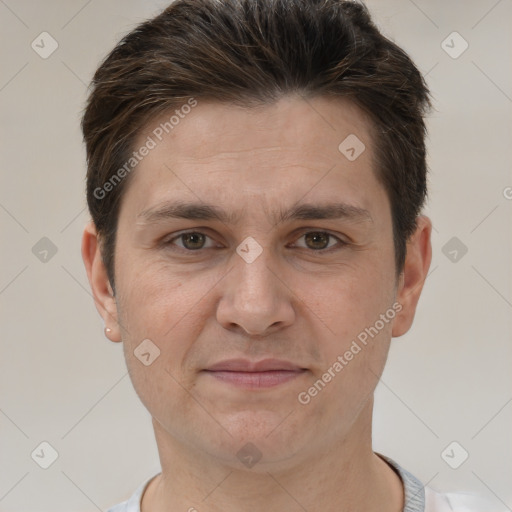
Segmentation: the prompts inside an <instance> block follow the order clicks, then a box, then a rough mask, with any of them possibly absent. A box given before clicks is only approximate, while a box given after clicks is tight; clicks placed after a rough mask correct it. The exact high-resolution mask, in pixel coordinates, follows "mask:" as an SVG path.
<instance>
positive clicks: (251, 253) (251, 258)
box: [234, 237, 278, 309]
mask: <svg viewBox="0 0 512 512" xmlns="http://www.w3.org/2000/svg"><path fill="white" fill-rule="evenodd" d="M236 252H237V255H236V257H237V258H239V261H237V262H236V268H235V280H236V281H235V288H234V291H235V294H236V298H237V300H238V301H242V302H247V303H248V306H249V307H250V304H252V303H254V306H256V307H258V306H259V308H260V309H261V308H264V307H272V306H273V303H274V302H275V300H276V297H275V296H276V294H277V292H278V290H277V288H278V284H277V283H276V282H275V281H276V280H277V278H276V276H275V274H274V272H275V271H274V272H273V271H271V270H270V269H271V268H272V265H273V264H274V266H275V262H274V263H273V262H272V259H273V258H272V254H271V250H270V249H268V248H263V247H262V246H261V245H260V244H259V243H258V242H257V241H256V240H255V239H254V238H252V237H248V238H246V239H245V240H244V241H243V242H242V243H241V244H240V245H239V246H238V247H237V250H236ZM254 306H253V307H254Z"/></svg>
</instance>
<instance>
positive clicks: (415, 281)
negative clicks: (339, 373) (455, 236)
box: [392, 215, 432, 337]
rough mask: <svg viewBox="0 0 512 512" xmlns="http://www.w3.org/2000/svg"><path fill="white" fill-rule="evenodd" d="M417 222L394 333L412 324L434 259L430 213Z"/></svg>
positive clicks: (400, 289)
mask: <svg viewBox="0 0 512 512" xmlns="http://www.w3.org/2000/svg"><path fill="white" fill-rule="evenodd" d="M416 223H417V227H416V230H415V232H414V233H413V234H412V235H411V237H410V239H409V240H408V242H407V253H406V257H405V264H404V268H403V271H402V273H401V274H400V279H399V284H398V289H397V295H396V300H397V302H399V303H400V304H401V305H402V309H401V310H400V312H399V313H398V314H397V315H396V317H395V320H394V322H393V330H392V336H393V337H398V336H402V335H403V334H405V333H406V332H407V331H408V330H409V329H410V328H411V325H412V322H413V320H414V315H415V313H416V306H417V304H418V301H419V299H420V295H421V291H422V289H423V283H424V282H425V279H426V278H427V274H428V269H429V268H430V262H431V261H432V244H431V241H430V236H431V233H432V222H431V221H430V219H429V218H428V217H426V216H424V215H420V216H419V217H417V219H416Z"/></svg>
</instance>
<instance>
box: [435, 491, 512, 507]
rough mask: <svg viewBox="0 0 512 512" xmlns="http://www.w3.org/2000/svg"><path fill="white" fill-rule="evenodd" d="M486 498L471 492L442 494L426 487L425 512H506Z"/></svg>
mask: <svg viewBox="0 0 512 512" xmlns="http://www.w3.org/2000/svg"><path fill="white" fill-rule="evenodd" d="M505 510H507V509H506V508H505V507H503V506H502V507H499V506H497V505H495V504H494V503H493V502H490V501H489V500H488V499H486V498H485V497H483V496H481V495H478V494H476V493H469V492H446V493H440V492H437V491H434V490H433V489H431V488H430V487H425V512H504V511H505Z"/></svg>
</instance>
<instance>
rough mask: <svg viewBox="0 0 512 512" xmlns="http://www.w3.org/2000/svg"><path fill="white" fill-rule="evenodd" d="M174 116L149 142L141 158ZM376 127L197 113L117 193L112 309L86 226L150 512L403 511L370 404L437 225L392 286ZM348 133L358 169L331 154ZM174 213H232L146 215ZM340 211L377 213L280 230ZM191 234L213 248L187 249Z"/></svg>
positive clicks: (256, 113) (290, 105) (335, 109)
mask: <svg viewBox="0 0 512 512" xmlns="http://www.w3.org/2000/svg"><path fill="white" fill-rule="evenodd" d="M168 117H169V116H162V118H161V119H160V118H159V119H155V120H153V122H152V123H151V124H150V125H148V126H147V127H146V128H145V129H143V130H141V133H140V136H139V141H138V144H137V147H139V145H141V144H143V142H144V141H145V140H146V138H147V136H148V135H151V133H152V130H153V129H154V128H155V127H156V126H158V124H159V123H160V122H162V120H166V119H168ZM369 127H370V121H369V119H368V118H367V117H366V116H365V115H364V113H363V112H362V111H361V110H359V109H358V108H357V107H356V106H355V105H353V104H351V103H350V102H349V101H348V100H344V99H343V100H340V99H338V100H336V101H335V100H333V99H327V98H321V97H319V98H315V99H311V100H308V101H305V100H303V99H301V98H299V97H285V98H283V99H281V100H279V101H278V102H276V103H275V104H273V105H268V106H265V107H262V108H258V109H255V110H249V109H243V108H240V107H236V106H231V105H227V104H220V103H215V102H207V101H202V100H199V101H198V105H197V106H196V107H195V108H194V109H193V110H192V111H191V112H190V114H188V115H187V116H186V117H185V118H184V119H182V120H180V123H179V125H177V126H176V127H175V128H174V129H173V130H172V131H171V132H170V133H169V135H167V136H166V137H165V138H164V139H163V140H162V141H161V142H159V143H158V144H157V146H156V147H155V148H154V149H152V150H151V151H150V152H149V154H148V155H147V156H146V157H145V158H144V159H143V160H142V161H141V162H140V163H139V165H138V166H137V168H136V170H135V171H134V174H133V176H132V179H133V181H132V182H131V183H130V186H129V187H128V188H127V189H126V190H125V196H124V198H123V201H122V204H121V209H120V216H119V226H118V232H117V245H116V252H115V287H116V296H115V297H114V296H113V294H112V288H111V287H110V284H109V282H108V279H107V275H106V270H105V267H104V265H103V263H102V260H101V253H100V249H99V244H98V237H97V233H96V230H95V228H94V224H93V223H92V222H91V223H89V224H88V225H87V226H86V228H85V230H84V234H83V241H82V255H83V259H84V263H85V267H86V269H87V274H88V278H89V282H90V285H91V289H92V292H93V294H94V298H95V302H96V306H97V309H98V311H99V313H100V315H101V316H102V317H103V319H104V321H105V325H106V327H107V328H109V329H111V331H110V333H109V334H108V337H109V338H110V339H111V340H112V341H114V342H119V341H122V342H123V347H124V354H125V358H126V362H127V366H128V369H129V373H130V377H131V379H132V382H133V385H134V388H135V390H136V392H137V394H138V396H139V397H140V399H141V401H142V402H143V404H144V405H145V407H146V408H147V409H148V411H149V412H150V413H151V415H152V418H153V426H154V430H155V436H156V441H157V446H158V450H159V454H160V462H161V466H162V473H161V474H160V475H158V476H157V477H156V478H154V479H153V480H152V482H151V483H150V485H149V487H148V489H147V491H146V492H145V494H144V496H143V500H142V511H143V512H147V511H149V510H151V511H152V512H159V511H164V510H183V511H186V510H191V509H192V510H193V509H196V510H198V511H199V512H202V511H224V512H231V511H237V512H240V511H254V510H265V511H266V512H274V511H282V510H287V511H290V512H294V511H303V510H304V509H306V510H308V511H309V512H314V511H320V510H322V511H324V512H331V511H332V512H334V511H336V512H339V511H348V510H366V511H377V510H379V511H382V510H384V511H394V512H398V511H401V510H402V509H403V506H404V493H403V487H402V484H401V481H400V479H399V477H398V476H397V475H396V473H395V472H394V471H393V470H392V469H391V468H390V466H389V465H388V464H387V463H385V462H384V461H383V460H382V459H381V458H380V457H378V456H377V455H376V454H375V453H374V452H373V451H372V442H371V435H372V428H371V427H372V410H373V394H374V390H375V387H376V385H377V383H378V380H379V378H380V376H381V374H382V371H383V369H384V365H385V362H386V358H387V355H388V350H389V346H390V343H391V338H392V337H393V336H394V337H397V336H401V335H403V334H404V333H406V332H407V331H408V330H409V328H410V326H411V324H412V322H413V319H414V314H415V310H416V306H417V303H418V300H419V297H420V294H421V290H422V287H423V282H424V280H425V278H426V276H427V272H428V269H429V266H430V262H431V242H430V236H431V229H432V225H431V221H430V219H428V218H427V217H425V216H419V217H418V222H417V229H416V232H415V233H414V234H413V236H412V237H411V238H410V240H409V241H408V245H407V257H406V262H405V266H404V268H403V272H402V274H400V275H399V276H397V275H396V272H395V263H394V249H393V236H392V222H391V221H392V219H391V208H390V203H389V200H388V197H387V195H386V193H385V190H384V188H383V186H382V184H381V183H380V182H379V181H378V180H377V178H376V175H375V172H374V170H373V163H372V159H373V151H372V146H373V142H372V140H371V137H370V133H369ZM349 134H355V135H357V137H358V138H359V139H360V140H361V141H363V143H364V144H365V146H366V149H365V151H363V152H362V153H361V155H360V156H359V157H358V158H357V159H356V160H354V161H349V160H348V159H347V158H346V157H345V156H344V155H343V154H342V153H341V152H340V151H339V150H338V146H339V144H340V143H341V142H342V141H343V140H344V139H345V138H346V137H347V136H348V135H349ZM139 143H140V144H139ZM168 200H169V201H174V200H181V201H187V202H188V201H191V202H192V201H193V202H203V203H212V204H214V205H217V206H221V207H222V208H224V209H225V210H226V211H227V212H229V213H232V214H236V215H238V216H239V218H238V220H237V222H226V223H225V222H221V221H218V220H188V219H173V218H167V219H160V220H159V221H157V222H153V223H147V222H144V220H143V218H142V217H141V216H140V214H141V212H143V211H147V210H150V209H152V208H154V207H155V206H157V205H159V204H161V203H162V202H164V201H168ZM341 201H343V202H345V203H348V204H350V205H355V206H358V207H360V208H364V209H366V210H367V211H368V212H369V215H370V217H371V218H370V219H369V220H368V219H366V220H365V219H364V218H357V219H347V218H340V219H313V220H289V221H284V222H277V223H276V221H275V220H273V217H272V214H273V212H275V211H279V210H287V209H288V208H290V207H292V206H294V205H295V204H296V203H298V202H300V203H306V202H307V203H311V204H319V205H322V204H326V203H329V202H341ZM185 230H189V231H195V232H199V233H202V234H203V235H205V237H204V238H202V237H201V235H199V239H197V238H196V239H193V240H190V239H187V238H186V237H185V238H183V237H179V236H178V234H181V232H182V231H185ZM312 232H313V233H318V232H320V233H325V232H327V233H329V234H331V235H333V236H334V238H332V237H326V238H322V236H321V235H320V239H319V240H318V239H315V238H314V235H313V238H311V235H308V233H312ZM246 237H252V238H253V239H255V240H256V241H257V242H258V244H259V245H260V246H261V248H262V252H261V254H260V255H259V256H258V257H257V258H256V259H255V260H254V261H252V262H251V263H248V262H247V261H246V260H244V259H243V258H242V257H241V256H240V255H239V254H238V253H237V252H236V248H237V247H238V246H239V245H240V244H241V243H242V241H244V239H246ZM336 237H337V238H336ZM338 239H339V240H338ZM340 241H343V242H345V245H343V244H341V242H340ZM163 242H168V243H167V245H166V244H164V243H163ZM197 247H199V250H198V249H197ZM187 251H188V252H187ZM396 302H399V303H400V305H401V311H400V312H399V313H396V316H395V317H394V319H393V320H391V321H389V322H388V323H386V324H385V326H384V328H382V329H381V330H380V331H379V332H378V334H377V335H376V336H375V337H373V338H370V339H369V341H368V344H367V345H366V346H364V347H363V346H362V345H361V346H362V350H361V351H360V352H359V353H357V355H356V356H354V358H353V359H352V360H351V361H349V362H348V364H347V365H346V366H345V367H344V368H343V370H342V371H341V372H339V373H336V374H335V377H333V378H332V379H331V380H330V382H329V383H328V384H326V386H325V387H324V388H323V389H322V390H321V391H320V392H318V393H317V394H316V396H314V397H313V398H311V401H310V402H309V403H308V404H306V405H304V404H301V403H299V401H298V398H297V397H298V395H299V393H300V392H303V391H307V390H308V389H309V388H310V387H311V386H312V385H313V383H314V382H315V381H317V380H318V379H319V378H321V377H322V375H323V374H324V373H325V372H326V371H327V369H328V368H329V367H332V365H333V363H334V362H335V361H336V360H337V357H338V356H340V355H343V354H344V353H345V352H346V351H347V350H348V349H349V348H350V346H351V343H352V341H353V340H355V339H356V337H357V335H358V334H359V333H361V332H362V331H364V329H365V328H367V327H369V326H374V325H375V323H376V320H378V319H379V315H381V314H383V313H385V312H386V311H388V310H390V308H392V305H393V304H394V303H396ZM144 339H150V340H151V341H152V342H153V343H154V344H155V345H156V346H158V348H159V350H160V356H159V357H157V358H156V359H155V360H154V362H152V364H150V365H149V366H145V365H144V364H142V363H141V361H140V360H139V359H137V358H136V357H135V355H134V350H135V349H136V348H137V346H138V345H139V344H140V343H141V341H142V340H144ZM231 358H245V359H251V360H254V361H259V360H261V359H265V358H278V359H284V360H287V361H290V362H292V363H295V364H297V365H299V366H300V367H301V368H304V369H305V371H303V372H302V373H300V374H299V375H298V376H297V377H296V378H294V379H292V380H289V381H287V382H285V383H282V384H279V385H277V386H274V387H269V388H263V389H262V388H259V389H245V388H241V387H239V386H235V385H233V384H231V383H227V382H224V381H221V380H219V379H217V378H215V377H213V376H212V375H211V374H210V373H208V372H205V371H203V370H204V369H206V368H208V367H209V366H211V365H212V364H214V363H217V362H219V361H222V360H226V359H231ZM249 442H250V443H252V444H253V445H254V446H256V447H257V450H258V451H259V453H261V454H262V457H261V459H260V460H259V461H258V462H257V463H256V464H255V465H254V466H252V467H250V468H249V467H246V466H245V465H244V464H243V463H242V462H241V460H240V459H239V458H238V457H237V452H238V451H239V450H240V449H241V448H242V447H243V446H244V445H246V443H249ZM369 490H371V492H368V491H369Z"/></svg>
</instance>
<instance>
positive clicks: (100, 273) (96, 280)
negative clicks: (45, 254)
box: [82, 221, 121, 342]
mask: <svg viewBox="0 0 512 512" xmlns="http://www.w3.org/2000/svg"><path fill="white" fill-rule="evenodd" d="M82 259H83V260H84V265H85V269H86V270H87V277H88V278H89V284H90V286H91V290H92V294H93V297H94V303H95V305H96V309H97V310H98V313H99V314H100V315H101V317H102V318H103V321H104V322H105V328H106V329H110V331H106V335H107V336H108V338H109V339H110V340H111V341H115V342H118V341H121V330H120V328H119V324H118V319H117V314H118V313H117V304H116V299H115V297H114V292H113V290H112V287H111V286H110V282H109V280H108V276H107V270H106V268H105V265H104V263H103V258H102V257H101V252H100V243H99V238H98V234H97V232H96V226H95V225H94V223H93V222H92V221H91V222H89V223H88V224H87V225H86V226H85V229H84V233H83V236H82Z"/></svg>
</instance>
